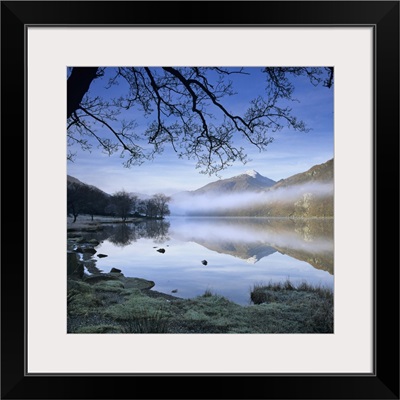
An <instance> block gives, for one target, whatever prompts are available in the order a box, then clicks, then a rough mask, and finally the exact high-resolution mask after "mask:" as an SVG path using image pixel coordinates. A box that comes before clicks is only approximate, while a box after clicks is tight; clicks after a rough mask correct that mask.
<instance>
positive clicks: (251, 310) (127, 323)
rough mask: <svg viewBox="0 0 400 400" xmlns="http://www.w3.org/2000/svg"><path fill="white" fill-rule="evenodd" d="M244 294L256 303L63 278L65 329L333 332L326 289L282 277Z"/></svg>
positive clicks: (330, 301) (330, 297)
mask: <svg viewBox="0 0 400 400" xmlns="http://www.w3.org/2000/svg"><path fill="white" fill-rule="evenodd" d="M121 275H122V274H121ZM134 279H138V278H134ZM138 280H139V279H138ZM260 293H264V294H266V296H264V298H263V300H261V297H262V296H260ZM250 296H251V297H252V298H253V297H257V299H258V300H257V301H258V304H255V303H254V304H251V305H249V306H241V305H238V304H236V303H233V302H231V301H230V300H228V299H226V298H224V297H223V296H220V295H218V294H214V293H211V292H205V293H204V294H203V295H201V296H197V297H195V298H191V299H181V298H178V297H175V296H171V295H168V294H163V293H160V292H156V291H153V290H151V288H146V287H145V288H143V289H139V288H136V287H130V288H127V287H125V286H124V284H123V283H122V282H121V281H120V280H119V279H114V278H113V279H110V280H101V281H99V282H97V283H94V284H91V283H87V282H85V280H84V279H83V280H78V279H75V280H73V279H69V280H68V324H67V325H68V333H333V293H332V291H330V290H329V289H326V288H321V287H314V286H311V285H308V284H306V283H303V284H301V285H299V286H298V287H295V286H294V285H292V284H291V283H290V282H289V281H286V282H283V283H276V284H267V285H265V286H260V285H257V286H254V288H253V290H252V291H251V294H250Z"/></svg>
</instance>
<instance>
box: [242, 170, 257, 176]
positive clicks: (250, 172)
mask: <svg viewBox="0 0 400 400" xmlns="http://www.w3.org/2000/svg"><path fill="white" fill-rule="evenodd" d="M244 175H249V176H251V177H252V178H257V176H260V174H259V173H258V172H257V171H254V169H249V170H247V171H246V172H245V173H244Z"/></svg>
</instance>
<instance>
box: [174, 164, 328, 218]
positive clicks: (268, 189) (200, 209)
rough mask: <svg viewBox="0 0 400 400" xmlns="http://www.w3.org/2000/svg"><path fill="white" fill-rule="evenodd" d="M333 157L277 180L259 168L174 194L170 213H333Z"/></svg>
mask: <svg viewBox="0 0 400 400" xmlns="http://www.w3.org/2000/svg"><path fill="white" fill-rule="evenodd" d="M333 177H334V162H333V159H331V160H328V161H327V162H325V163H323V164H319V165H315V166H313V167H311V168H310V169H309V170H307V171H305V172H301V173H298V174H295V175H292V176H290V177H288V178H286V179H281V180H280V181H279V182H275V181H273V180H272V179H269V178H266V177H264V176H262V175H260V174H259V173H257V172H256V171H247V172H246V173H244V174H241V175H237V176H234V177H232V178H228V179H221V180H218V181H215V182H212V183H209V184H208V185H205V186H203V187H201V188H199V189H197V190H194V191H191V192H182V193H180V194H179V195H176V196H173V201H172V203H171V213H172V214H173V215H174V214H175V215H192V216H243V217H244V216H246V217H293V218H310V217H333V209H334V204H333Z"/></svg>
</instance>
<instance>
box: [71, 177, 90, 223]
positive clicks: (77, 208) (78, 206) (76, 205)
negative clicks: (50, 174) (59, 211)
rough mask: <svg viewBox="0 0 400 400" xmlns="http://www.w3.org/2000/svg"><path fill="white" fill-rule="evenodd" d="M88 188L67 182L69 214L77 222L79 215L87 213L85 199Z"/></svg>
mask: <svg viewBox="0 0 400 400" xmlns="http://www.w3.org/2000/svg"><path fill="white" fill-rule="evenodd" d="M86 192H87V188H86V187H85V186H84V185H81V184H80V183H76V182H67V214H68V215H71V216H72V217H73V218H74V219H73V221H72V222H74V223H75V222H76V219H77V218H78V215H79V214H83V213H84V212H85V197H86Z"/></svg>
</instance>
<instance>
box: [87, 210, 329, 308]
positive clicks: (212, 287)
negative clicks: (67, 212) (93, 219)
mask: <svg viewBox="0 0 400 400" xmlns="http://www.w3.org/2000/svg"><path fill="white" fill-rule="evenodd" d="M92 236H93V238H97V239H99V240H100V242H101V243H100V245H99V246H98V247H97V252H98V253H99V254H100V253H103V254H106V255H107V257H105V258H98V259H96V257H93V258H90V259H87V260H86V263H85V266H86V270H87V272H88V273H91V271H92V272H96V271H98V270H101V271H104V272H108V271H109V270H110V269H111V268H118V269H120V270H121V271H122V273H123V274H124V275H125V276H130V277H140V278H144V279H148V280H152V281H154V282H155V286H154V288H153V290H156V291H159V292H163V293H168V294H171V293H173V294H174V295H175V296H178V297H182V298H192V297H195V296H198V295H202V294H204V293H205V291H211V292H213V293H215V294H219V295H222V296H225V297H226V298H228V299H230V300H232V301H234V302H236V303H238V304H241V305H248V304H250V290H251V289H252V288H253V286H254V285H255V284H266V283H268V282H271V281H272V282H279V281H284V280H286V279H287V278H289V279H290V280H291V281H292V282H293V283H295V284H296V283H301V282H303V281H306V282H308V283H310V284H316V285H321V286H326V287H330V288H333V283H334V276H333V219H323V218H311V219H295V220H294V219H288V218H244V217H243V218H230V217H227V218H215V217H214V218H205V217H197V218H196V217H170V218H167V219H165V220H158V221H157V220H154V221H144V222H140V223H130V224H115V225H109V226H107V227H105V229H104V230H103V231H102V232H98V233H93V234H92ZM160 249H164V250H165V252H163V253H162V252H159V251H157V250H160ZM203 260H205V261H206V265H204V264H203V263H202V261H203Z"/></svg>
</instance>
